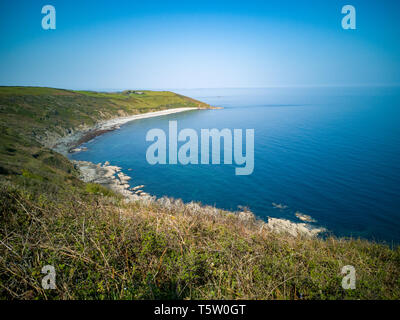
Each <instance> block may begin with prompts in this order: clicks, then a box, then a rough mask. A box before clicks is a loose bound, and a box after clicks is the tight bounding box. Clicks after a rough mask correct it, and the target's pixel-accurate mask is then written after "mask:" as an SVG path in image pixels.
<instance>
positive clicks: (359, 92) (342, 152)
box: [71, 87, 400, 243]
mask: <svg viewBox="0 0 400 320" xmlns="http://www.w3.org/2000/svg"><path fill="white" fill-rule="evenodd" d="M176 91H177V92H179V93H181V94H184V95H187V96H190V97H194V98H197V99H199V100H202V101H205V102H207V103H210V104H212V105H214V106H221V107H224V109H222V110H198V111H190V112H185V113H180V114H173V115H169V116H163V117H158V118H150V119H143V120H138V121H134V122H131V123H129V124H126V125H124V126H123V127H121V129H120V130H117V131H114V132H111V133H107V134H105V135H103V136H100V137H97V138H96V139H94V140H92V141H91V142H89V143H87V144H86V146H87V147H88V148H89V150H88V151H87V152H82V153H78V154H74V155H72V156H71V158H73V159H76V160H87V161H92V162H95V163H98V162H104V161H106V160H108V161H110V162H111V164H113V165H118V166H121V167H122V168H123V172H124V173H126V174H128V175H129V176H131V177H132V180H131V182H132V185H139V184H144V185H145V188H144V190H145V191H146V192H148V193H150V194H153V195H156V196H163V195H167V196H171V197H175V198H181V199H183V200H184V201H187V202H188V201H191V200H196V201H201V202H202V203H205V204H210V205H215V206H217V207H220V208H225V209H237V207H238V206H247V207H249V208H250V209H251V210H252V211H253V212H254V213H255V214H256V215H257V216H259V217H260V218H264V219H266V218H267V217H268V216H270V217H277V218H286V219H290V220H292V221H295V222H300V221H299V220H298V219H297V218H296V216H295V213H296V212H297V211H299V212H302V213H304V214H307V215H310V216H312V217H313V218H314V219H315V220H317V222H316V225H319V226H323V227H325V228H327V229H328V230H330V231H331V232H332V233H333V234H335V235H337V236H353V237H362V238H368V239H374V240H378V241H382V240H383V241H388V242H390V243H392V242H395V243H400V210H399V209H400V123H399V120H400V88H398V87H392V88H382V87H381V88H370V87H369V88H270V89H199V90H176ZM169 120H177V121H178V130H180V129H184V128H193V129H195V130H197V131H198V134H199V133H200V129H202V128H209V129H211V128H218V129H223V128H230V129H234V128H242V129H246V128H251V129H254V130H255V168H254V172H253V174H252V175H249V176H236V175H235V172H234V168H235V165H187V166H183V165H155V166H152V165H149V164H148V163H147V162H146V150H147V147H148V146H149V145H150V144H151V143H150V142H146V141H145V136H146V133H147V131H148V130H149V129H152V128H161V129H164V130H165V131H166V132H168V131H167V129H168V121H169ZM199 136H200V134H199ZM129 168H131V169H132V171H128V169H129ZM272 203H277V204H282V205H285V206H287V208H285V209H277V208H275V207H274V206H273V205H272Z"/></svg>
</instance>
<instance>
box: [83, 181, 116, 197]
mask: <svg viewBox="0 0 400 320" xmlns="http://www.w3.org/2000/svg"><path fill="white" fill-rule="evenodd" d="M85 190H86V192H89V193H91V194H100V195H103V196H107V197H111V196H116V194H115V193H114V192H112V191H111V190H110V189H107V188H105V187H103V186H101V185H99V184H97V183H86V185H85Z"/></svg>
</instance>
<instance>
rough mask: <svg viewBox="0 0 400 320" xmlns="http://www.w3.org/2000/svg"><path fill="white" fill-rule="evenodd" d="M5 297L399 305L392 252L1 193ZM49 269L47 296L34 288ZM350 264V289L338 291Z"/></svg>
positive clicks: (180, 207)
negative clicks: (52, 281) (353, 275)
mask: <svg viewBox="0 0 400 320" xmlns="http://www.w3.org/2000/svg"><path fill="white" fill-rule="evenodd" d="M1 199H2V201H1V207H0V209H1V211H0V214H1V216H0V219H1V228H0V240H1V242H0V256H1V260H0V297H2V298H6V299H10V298H13V299H35V298H39V299H160V298H164V299H399V298H400V280H399V279H400V250H399V248H397V249H394V250H393V249H389V248H388V247H386V246H383V245H379V244H376V243H371V242H367V241H362V240H343V239H342V240H341V239H335V238H329V239H326V240H322V239H305V238H294V237H291V236H288V235H278V234H274V233H271V232H269V231H268V230H266V229H265V228H261V225H262V224H261V222H259V221H257V220H255V219H247V220H243V219H241V218H240V216H239V215H238V214H237V213H231V212H226V211H221V210H218V209H215V208H213V207H206V206H200V205H198V204H193V203H191V204H186V205H185V204H183V203H182V202H181V201H179V200H178V201H175V200H171V199H166V198H164V199H160V200H158V201H157V202H155V203H145V202H135V203H131V204H125V203H123V201H121V200H119V199H115V198H112V197H102V196H93V195H85V194H79V193H77V194H76V195H74V196H72V197H71V195H70V194H63V193H62V192H61V193H60V194H58V197H57V200H51V199H49V198H47V197H46V196H41V197H39V198H33V197H32V196H31V195H30V194H29V193H24V192H22V191H16V190H13V188H12V187H10V186H8V187H4V188H3V189H2V190H1ZM48 264H50V265H53V266H54V267H55V269H56V272H57V277H56V282H57V289H56V290H43V289H42V287H41V279H42V277H43V276H44V275H43V274H41V268H42V267H43V266H45V265H48ZM348 264H350V265H353V266H354V267H355V268H356V271H357V288H356V290H344V289H342V287H341V279H342V275H341V274H340V271H341V268H342V266H344V265H348Z"/></svg>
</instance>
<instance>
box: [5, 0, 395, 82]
mask: <svg viewBox="0 0 400 320" xmlns="http://www.w3.org/2000/svg"><path fill="white" fill-rule="evenodd" d="M46 4H51V5H53V6H54V7H55V8H56V19H57V28H56V30H43V29H42V27H41V19H42V17H43V15H42V14H41V8H42V6H44V5H46ZM346 4H351V5H353V6H354V7H355V8H356V12H357V29H356V30H344V29H342V28H341V19H342V17H343V15H342V14H341V8H342V6H343V5H346ZM0 12H1V13H0V15H1V21H0V34H1V42H0V85H35V86H36V85H37V86H51V87H61V88H70V89H93V90H96V89H97V90H107V89H109V90H110V89H127V88H132V89H134V88H135V89H144V88H149V89H162V88H166V89H172V88H223V87H267V86H313V85H323V86H324V85H398V84H399V83H400V41H399V39H400V1H398V0H392V1H389V0H371V1H368V0H357V1H354V0H346V1H341V0H329V1H323V0H319V1H312V0H308V1H302V0H298V1H288V0H280V1H275V0H271V1H268V0H264V1H251V0H248V1H217V0H214V1H187V0H186V1H166V0H164V1H144V0H142V1H102V0H97V1H79V2H78V1H60V0H46V1H36V0H26V1H21V0H12V1H9V0H2V1H1V3H0Z"/></svg>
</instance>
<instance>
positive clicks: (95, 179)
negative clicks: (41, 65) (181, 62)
mask: <svg viewBox="0 0 400 320" xmlns="http://www.w3.org/2000/svg"><path fill="white" fill-rule="evenodd" d="M196 109H198V108H178V109H170V110H163V111H159V112H150V113H146V114H141V115H134V116H130V117H123V118H116V119H112V120H108V121H104V122H101V123H99V124H97V125H96V126H95V127H93V128H91V129H89V130H86V131H76V132H74V133H73V134H70V135H68V136H66V137H63V138H61V139H59V141H57V143H56V144H55V145H54V146H53V149H54V150H55V151H57V152H59V153H61V154H64V155H67V154H68V153H71V152H79V151H84V150H83V149H84V148H78V146H80V145H81V144H82V143H85V142H87V141H90V140H91V139H93V138H95V137H96V136H99V135H101V134H103V133H105V132H109V131H112V130H115V129H118V128H119V126H120V125H122V124H124V123H127V122H130V121H133V120H136V119H143V118H148V117H155V116H161V115H165V114H170V113H176V112H183V111H189V110H196ZM72 162H73V163H74V165H75V166H76V167H77V168H78V169H79V171H80V173H81V175H80V179H81V180H82V181H84V182H89V183H97V184H100V185H102V186H104V187H106V188H108V189H110V190H112V191H114V192H116V193H119V194H121V195H122V196H124V197H125V200H126V202H132V201H139V200H140V201H157V202H159V200H160V199H157V198H156V197H155V196H151V195H149V194H148V193H146V192H144V191H143V188H144V185H137V186H133V187H132V186H131V184H130V183H129V181H130V180H131V177H129V176H127V175H125V174H124V173H123V172H122V171H121V170H122V168H120V167H118V166H113V165H111V164H110V163H109V162H108V161H106V162H105V163H104V164H102V163H98V164H95V163H92V162H89V161H75V160H72ZM162 199H164V198H162ZM188 205H189V206H190V205H193V203H192V202H191V203H189V204H188ZM236 213H237V214H238V217H239V218H240V219H241V220H243V221H245V222H246V221H255V220H256V218H255V216H254V214H253V213H252V212H250V211H246V210H245V211H240V212H236ZM297 216H298V218H300V219H301V220H303V221H304V222H303V223H295V222H292V221H290V220H287V219H278V218H271V217H268V222H263V221H262V222H261V221H260V222H259V223H260V224H261V228H262V229H263V228H266V229H267V230H270V231H272V232H275V233H287V234H290V235H292V236H294V237H296V236H304V237H307V238H313V237H316V236H318V235H319V234H321V233H324V232H326V229H324V228H317V227H314V226H312V225H310V224H308V223H307V222H311V221H307V220H308V219H305V218H308V216H306V215H302V216H300V215H297Z"/></svg>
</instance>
